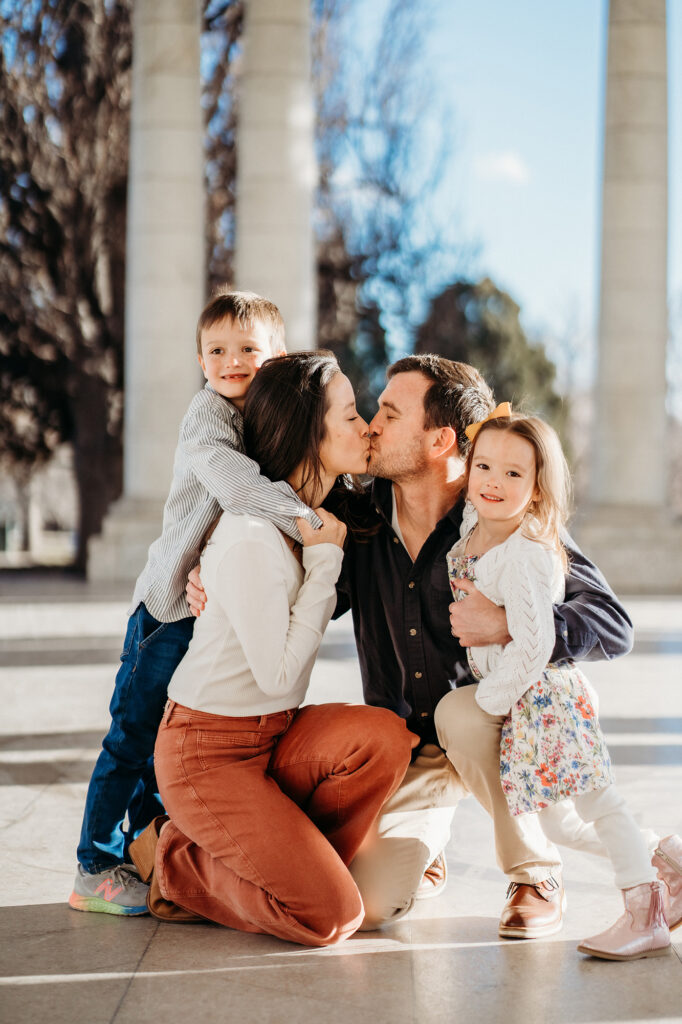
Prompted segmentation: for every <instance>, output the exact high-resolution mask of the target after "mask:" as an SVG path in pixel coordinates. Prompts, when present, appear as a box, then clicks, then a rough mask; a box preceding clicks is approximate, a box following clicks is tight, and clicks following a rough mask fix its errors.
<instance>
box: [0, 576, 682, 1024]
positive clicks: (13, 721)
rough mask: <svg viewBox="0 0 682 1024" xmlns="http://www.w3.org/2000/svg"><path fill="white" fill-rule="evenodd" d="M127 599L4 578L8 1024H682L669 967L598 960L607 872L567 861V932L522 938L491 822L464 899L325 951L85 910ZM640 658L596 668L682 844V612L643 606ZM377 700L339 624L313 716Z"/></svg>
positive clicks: (607, 908)
mask: <svg viewBox="0 0 682 1024" xmlns="http://www.w3.org/2000/svg"><path fill="white" fill-rule="evenodd" d="M127 597H128V594H127V590H126V589H125V588H124V589H123V590H120V589H119V590H112V589H111V588H96V587H93V586H92V585H88V584H84V583H82V582H80V581H78V580H75V579H68V578H63V577H60V576H59V575H58V574H55V575H54V576H51V577H41V576H39V575H38V576H36V575H30V576H19V575H17V574H0V829H1V830H2V831H1V849H2V871H1V872H0V961H1V965H2V971H1V972H0V974H1V976H0V1020H2V1021H7V1022H8V1024H9V1022H12V1024H24V1022H37V1021H43V1020H46V1021H49V1022H50V1024H62V1022H64V1024H67V1022H68V1024H80V1022H83V1024H100V1022H102V1024H105V1022H106V1024H138V1022H140V1024H141V1022H146V1021H158V1020H163V1021H164V1024H175V1022H178V1021H182V1022H183V1024H184V1022H186V1021H187V1019H191V1020H192V1022H193V1024H203V1022H217V1021H223V1020H225V1021H234V1020H239V1021H241V1022H244V1024H251V1022H267V1024H271V1022H272V1024H279V1022H285V1021H286V1022H288V1024H290V1022H294V1024H297V1022H299V1021H301V1022H302V1021H308V1020H310V1019H314V1018H317V1017H319V1018H321V1019H324V1020H325V1021H326V1022H327V1024H337V1022H338V1024H341V1022H343V1024H348V1022H349V1021H353V1020H354V1019H358V1020H369V1021H376V1022H381V1024H383V1022H384V1021H385V1022H387V1024H389V1022H390V1024H413V1022H419V1024H440V1022H446V1021H447V1022H452V1021H457V1022H458V1024H467V1022H474V1021H476V1022H488V1021H493V1022H495V1021H502V1020H504V1021H505V1022H507V1024H516V1022H519V1024H520V1022H522V1021H523V1022H524V1024H528V1022H532V1024H535V1022H543V1024H544V1022H547V1024H554V1022H556V1024H564V1022H569V1021H570V1022H584V1024H588V1022H589V1024H595V1022H601V1021H604V1022H607V1021H608V1022H612V1021H628V1022H633V1024H634V1022H639V1021H661V1022H663V1021H665V1022H668V1021H681V1020H682V963H681V962H680V961H681V958H682V929H680V930H678V932H677V933H676V936H677V943H676V947H675V950H674V952H672V953H671V954H670V956H668V957H665V958H661V959H657V960H641V961H637V962H635V963H631V964H617V963H605V962H600V961H595V960H590V959H587V958H585V957H582V956H581V955H580V954H578V953H577V952H576V950H575V946H576V944H577V942H578V941H579V940H580V939H582V938H584V937H585V936H586V935H589V934H594V933H595V932H597V931H599V930H600V929H601V928H602V927H605V926H607V925H608V924H609V923H610V922H611V921H612V920H614V919H615V917H616V916H617V915H618V913H619V912H620V897H619V894H618V893H617V891H616V890H615V889H614V888H613V886H612V884H611V882H610V869H609V866H608V864H607V863H605V862H602V861H598V860H593V859H591V858H589V857H588V856H587V855H585V854H580V853H575V852H571V851H565V853H564V861H565V880H566V887H567V893H568V909H567V912H566V918H565V925H564V928H563V930H562V931H561V932H560V933H559V934H558V935H556V936H553V937H552V938H550V939H548V940H545V941H541V942H540V941H538V942H508V941H506V942H503V941H501V940H499V939H498V937H497V918H498V916H499V911H500V908H501V906H502V904H503V901H504V892H505V880H504V878H503V877H502V875H501V874H500V872H499V871H498V869H497V867H496V865H495V859H494V853H493V847H492V832H491V827H490V823H489V821H488V819H487V817H486V815H485V813H484V812H483V811H481V809H480V808H479V807H478V806H477V805H476V804H475V803H474V802H473V801H472V800H471V799H469V800H467V801H465V802H464V803H463V804H462V806H461V807H460V808H459V809H458V812H457V815H456V818H455V828H454V831H453V838H452V841H451V843H450V845H449V847H448V850H447V856H448V863H449V868H450V881H449V884H448V887H447V889H446V891H445V893H444V894H443V895H442V896H441V897H439V898H437V899H433V900H429V901H424V902H422V903H420V904H419V905H418V906H417V908H416V909H415V910H414V911H413V912H412V914H410V915H409V916H408V917H407V918H405V919H404V920H403V921H401V922H400V923H399V924H397V925H396V926H394V927H393V928H391V929H388V930H386V931H385V932H383V933H365V934H362V935H360V936H358V937H356V938H353V939H351V940H350V941H348V942H346V943H344V944H342V945H341V946H339V947H337V948H331V949H325V950H309V949H305V948H302V947H298V946H294V945H291V944H287V943H283V942H280V941H279V940H277V939H274V938H269V937H267V936H258V935H246V934H242V933H238V932H233V931H230V930H228V929H221V928H218V927H214V926H212V925H208V924H207V925H205V926H204V925H198V926H192V927H191V928H189V927H187V926H182V925H168V924H163V923H161V922H159V921H156V920H154V919H151V918H148V917H144V918H138V919H128V920H125V919H121V918H115V917H109V916H107V915H101V914H83V913H75V912H74V911H72V910H70V908H69V907H68V905H67V903H66V899H67V897H68V894H69V892H70V889H71V883H72V880H73V875H74V871H75V846H76V842H77V838H78V832H79V828H80V818H81V813H82V805H83V800H84V795H85V789H86V785H87V781H88V778H89V775H90V770H91V767H92V764H93V761H94V759H95V757H96V755H97V752H98V749H99V744H100V740H101V737H102V735H103V732H104V730H105V728H106V725H107V705H108V700H109V696H110V692H111V686H112V682H113V677H114V673H115V670H116V662H117V658H118V651H119V646H120V642H121V639H122V636H123V627H124V623H125V607H126V601H127ZM626 605H627V607H628V608H629V610H630V611H631V614H632V615H633V618H634V619H635V623H636V626H637V627H638V630H637V636H638V641H637V646H636V648H635V651H634V652H633V653H632V654H631V655H630V656H629V657H628V658H626V659H621V660H620V661H617V662H613V663H611V664H602V663H596V664H593V665H591V666H588V668H589V676H590V678H591V679H592V680H593V682H594V683H595V684H596V685H597V688H598V690H599V692H600V700H601V717H602V722H603V724H604V727H605V730H606V733H607V737H608V739H609V744H610V748H611V753H612V756H613V760H614V763H615V765H616V771H617V777H618V782H619V786H620V788H621V789H622V791H623V792H624V794H625V795H626V797H627V798H628V800H629V802H630V805H631V807H632V809H633V810H634V812H635V814H636V816H637V817H638V819H639V820H640V821H641V822H642V824H646V825H648V826H650V827H653V828H655V829H657V830H659V831H660V832H661V834H663V835H666V834H668V833H669V832H672V831H677V832H682V598H681V599H677V600H675V599H670V598H668V599H660V600H657V599H648V600H641V599H640V600H632V601H626ZM339 699H341V700H354V699H360V684H359V675H358V670H357V662H356V659H355V651H354V644H353V639H352V632H351V626H350V620H349V619H348V621H344V620H341V622H339V623H335V624H332V626H331V627H330V629H329V631H328V633H327V636H326V638H325V641H324V645H323V647H322V650H321V654H320V658H319V660H318V663H317V666H316V669H315V674H314V678H313V684H312V686H311V691H310V693H309V700H310V701H312V702H319V701H322V700H339Z"/></svg>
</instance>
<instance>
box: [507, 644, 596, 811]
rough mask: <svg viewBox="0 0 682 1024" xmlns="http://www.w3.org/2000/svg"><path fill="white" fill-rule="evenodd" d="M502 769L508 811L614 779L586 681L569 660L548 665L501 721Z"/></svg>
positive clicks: (528, 807)
mask: <svg viewBox="0 0 682 1024" xmlns="http://www.w3.org/2000/svg"><path fill="white" fill-rule="evenodd" d="M500 773H501V779H502V789H503V790H504V794H505V796H506V798H507V803H508V804H509V809H510V811H511V813H512V814H526V813H528V812H533V811H540V810H542V808H543V807H548V806H549V805H550V804H553V803H557V802H558V801H559V800H566V799H567V798H570V797H574V796H577V795H578V794H579V793H589V792H590V791H591V790H594V789H603V788H604V787H605V786H609V785H611V783H613V774H612V771H611V758H610V757H609V752H608V749H607V747H606V742H605V740H604V736H603V734H602V731H601V728H600V726H599V720H598V718H597V713H596V711H595V709H594V706H593V704H592V699H591V696H590V690H589V686H588V685H587V684H586V679H585V676H584V675H583V674H582V672H581V671H580V669H579V668H578V667H577V666H576V665H574V664H573V662H570V661H569V662H564V663H562V664H561V665H548V666H547V668H546V669H545V671H544V673H543V675H542V679H541V680H540V681H539V682H538V683H535V684H534V685H533V686H531V688H530V689H529V690H527V691H526V693H524V695H523V697H522V698H521V699H520V700H519V701H517V702H516V704H515V705H514V706H513V707H512V709H511V711H510V713H509V715H508V716H507V718H506V720H505V722H504V725H503V726H502V741H501V744H500Z"/></svg>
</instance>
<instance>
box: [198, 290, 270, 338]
mask: <svg viewBox="0 0 682 1024" xmlns="http://www.w3.org/2000/svg"><path fill="white" fill-rule="evenodd" d="M223 320H236V321H237V323H238V324H240V326H242V327H248V326H249V325H250V324H252V323H254V322H256V321H257V322H260V323H262V324H265V326H266V327H268V328H269V329H270V349H271V352H272V354H273V355H277V354H278V353H279V352H281V351H282V349H283V348H284V347H285V336H284V321H283V320H282V314H281V313H280V311H279V310H278V308H277V306H276V305H275V304H274V302H270V300H269V299H264V298H263V297H262V295H256V293H255V292H239V291H233V290H232V289H231V288H228V287H227V285H221V286H220V287H219V288H217V289H216V290H215V291H214V293H213V295H212V296H211V298H210V299H209V301H208V302H207V303H206V305H205V306H204V308H203V309H202V311H201V314H200V316H199V320H198V321H197V352H198V353H199V355H202V351H201V335H202V332H203V331H206V330H208V328H209V327H213V326H214V324H219V323H221V321H223Z"/></svg>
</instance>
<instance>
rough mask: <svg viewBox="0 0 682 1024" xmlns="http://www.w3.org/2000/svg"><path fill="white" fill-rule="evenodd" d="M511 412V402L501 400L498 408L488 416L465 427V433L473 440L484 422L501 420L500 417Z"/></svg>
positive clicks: (509, 414)
mask: <svg viewBox="0 0 682 1024" xmlns="http://www.w3.org/2000/svg"><path fill="white" fill-rule="evenodd" d="M511 413H512V407H511V402H500V404H499V405H498V406H497V408H496V409H493V411H492V412H491V413H490V415H489V416H486V418H485V419H484V420H479V422H478V423H471V424H470V425H469V426H468V427H465V428H464V433H465V434H466V436H467V437H468V438H469V440H470V441H473V440H474V438H475V437H476V434H477V433H478V432H479V430H480V429H481V427H482V426H483V424H484V423H487V422H488V420H499V419H500V417H502V416H511Z"/></svg>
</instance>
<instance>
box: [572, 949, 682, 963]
mask: <svg viewBox="0 0 682 1024" xmlns="http://www.w3.org/2000/svg"><path fill="white" fill-rule="evenodd" d="M671 948H672V947H671V946H663V947H662V949H647V951H646V952H645V953H630V955H629V956H625V955H622V954H620V953H605V952H603V951H602V950H600V949H590V947H589V946H578V952H579V953H586V954H587V956H592V957H594V958H595V959H596V960H617V961H619V962H625V961H628V960H644V959H645V958H646V957H650V956H667V955H668V953H669V952H670V950H671Z"/></svg>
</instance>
